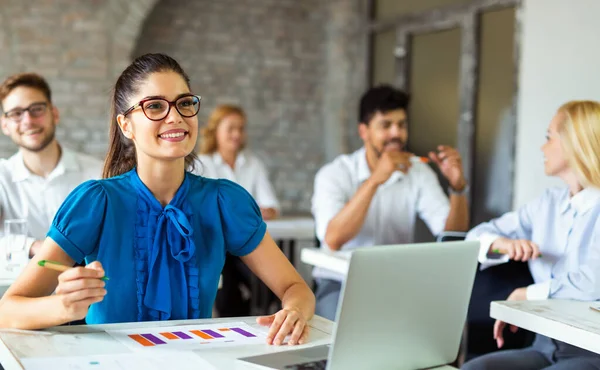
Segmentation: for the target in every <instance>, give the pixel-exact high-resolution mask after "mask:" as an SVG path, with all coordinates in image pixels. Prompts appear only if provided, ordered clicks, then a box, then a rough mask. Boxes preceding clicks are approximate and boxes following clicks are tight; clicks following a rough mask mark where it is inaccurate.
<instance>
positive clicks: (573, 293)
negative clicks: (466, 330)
mask: <svg viewBox="0 0 600 370" xmlns="http://www.w3.org/2000/svg"><path fill="white" fill-rule="evenodd" d="M542 151H543V153H544V169H545V172H546V174H547V175H549V176H556V177H559V178H560V179H562V180H563V181H564V182H565V186H563V187H558V188H551V189H547V190H546V191H545V192H544V193H542V195H541V196H539V197H538V198H537V199H534V200H533V201H531V202H530V203H528V204H526V205H525V206H523V207H521V208H520V209H519V210H518V211H516V212H510V213H507V214H505V215H504V216H502V217H500V218H498V219H495V220H492V221H490V222H487V223H484V224H481V225H479V226H477V227H476V228H474V229H473V230H471V232H470V233H469V234H468V235H467V239H479V241H480V244H481V252H480V256H479V261H480V262H481V264H482V266H483V267H489V266H493V265H497V264H499V263H505V262H507V261H508V260H509V259H513V260H517V261H523V262H525V261H527V262H528V263H529V269H530V271H531V275H532V276H533V279H534V282H535V284H533V285H530V286H527V287H522V288H518V289H516V290H515V291H514V292H513V293H512V294H511V295H510V296H509V297H508V300H527V299H530V300H531V299H553V298H555V299H576V300H585V301H594V300H600V103H598V102H593V101H573V102H569V103H567V104H565V105H563V106H562V107H561V108H560V109H559V110H558V112H557V113H556V115H555V116H554V118H553V119H552V121H551V122H550V126H549V127H548V134H547V137H546V143H545V144H544V145H543V146H542ZM505 327H506V324H505V323H504V322H501V321H496V324H495V325H494V333H493V335H494V338H495V339H496V342H497V344H498V347H499V348H501V347H502V346H503V345H504V335H505V333H504V329H505ZM516 330H518V328H516V327H511V331H513V332H515V331H516ZM598 368H600V356H599V355H597V354H594V353H591V352H588V351H585V350H582V349H579V348H577V347H573V346H571V345H568V344H566V343H562V342H559V341H556V340H551V339H550V338H547V337H544V336H541V335H537V336H536V339H535V342H534V343H533V346H532V347H529V348H526V349H523V350H509V351H500V352H495V353H492V354H488V355H485V356H482V357H479V358H476V359H474V360H473V361H470V362H468V363H466V364H465V365H464V366H463V369H467V370H476V369H492V370H493V369H516V370H519V369H528V370H531V369H553V370H560V369H579V370H581V369H598Z"/></svg>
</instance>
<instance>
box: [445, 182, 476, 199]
mask: <svg viewBox="0 0 600 370" xmlns="http://www.w3.org/2000/svg"><path fill="white" fill-rule="evenodd" d="M470 189H471V188H470V186H469V184H466V185H465V187H464V188H462V190H461V191H456V190H454V188H452V186H448V194H450V195H459V196H463V195H467V194H469V191H470Z"/></svg>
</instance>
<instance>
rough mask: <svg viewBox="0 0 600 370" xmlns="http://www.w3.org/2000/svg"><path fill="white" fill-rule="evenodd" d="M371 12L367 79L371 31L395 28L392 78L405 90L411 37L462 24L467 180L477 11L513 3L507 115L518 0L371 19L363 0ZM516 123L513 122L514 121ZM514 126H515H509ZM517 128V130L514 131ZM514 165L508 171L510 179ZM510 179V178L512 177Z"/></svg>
mask: <svg viewBox="0 0 600 370" xmlns="http://www.w3.org/2000/svg"><path fill="white" fill-rule="evenodd" d="M367 1H368V4H367V7H368V9H369V12H370V22H369V26H368V30H367V32H368V36H369V37H368V38H369V60H368V68H367V70H368V74H369V75H368V80H369V85H372V84H373V81H372V75H373V74H372V72H373V55H374V50H373V45H374V42H373V40H374V36H375V34H377V33H379V32H383V31H389V30H390V29H395V34H396V42H395V48H394V56H395V61H396V62H395V75H396V77H395V81H394V84H395V86H396V87H398V88H400V89H402V90H404V91H407V92H410V78H409V76H410V58H409V56H410V54H411V53H410V52H411V44H412V37H413V36H414V35H418V34H423V33H432V32H437V31H445V30H448V29H453V28H460V30H461V46H460V48H461V50H460V61H459V65H460V67H459V92H458V94H459V104H460V107H459V117H458V125H457V145H456V147H457V150H458V151H459V152H460V154H461V156H462V159H463V168H464V173H465V177H466V179H467V181H468V182H469V183H472V181H471V180H472V179H473V176H474V173H473V169H474V162H475V128H476V122H475V120H476V114H477V106H476V103H477V93H478V83H479V80H478V77H479V54H480V40H479V36H480V31H481V25H480V20H481V15H482V13H484V12H488V11H494V10H501V9H505V8H508V7H514V8H515V17H516V19H515V30H514V59H513V63H514V66H513V67H514V71H515V73H514V76H513V86H514V93H513V100H512V106H511V115H512V117H516V112H517V100H518V99H517V97H518V79H519V62H520V43H521V29H522V28H521V22H520V19H521V15H522V11H523V5H522V0H473V1H472V2H470V3H468V4H461V5H453V6H446V7H442V8H436V9H433V10H426V11H423V12H418V13H411V14H407V15H403V16H400V17H396V18H393V19H390V20H384V21H375V20H374V9H375V0H367ZM513 124H514V125H516V122H515V123H513ZM514 128H516V127H514ZM514 132H516V130H515V131H514ZM515 147H516V138H515V139H514V140H513V142H512V150H511V152H510V157H511V158H510V159H511V160H512V161H513V162H514V159H515ZM513 167H514V166H511V171H510V173H509V174H508V175H509V176H510V179H511V180H512V179H514V169H513ZM511 183H512V181H511ZM508 191H509V192H510V198H511V199H512V198H513V189H512V187H511V189H508Z"/></svg>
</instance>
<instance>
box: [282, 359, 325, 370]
mask: <svg viewBox="0 0 600 370" xmlns="http://www.w3.org/2000/svg"><path fill="white" fill-rule="evenodd" d="M326 367H327V360H320V361H310V362H304V363H302V364H295V365H288V366H286V367H284V369H289V370H325V368H326Z"/></svg>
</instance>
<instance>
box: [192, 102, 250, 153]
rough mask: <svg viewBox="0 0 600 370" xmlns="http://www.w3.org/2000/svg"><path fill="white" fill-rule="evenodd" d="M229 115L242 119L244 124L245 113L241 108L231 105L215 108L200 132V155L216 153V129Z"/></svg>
mask: <svg viewBox="0 0 600 370" xmlns="http://www.w3.org/2000/svg"><path fill="white" fill-rule="evenodd" d="M231 114H236V115H238V116H240V117H242V119H243V120H244V122H246V113H244V110H243V109H242V108H241V107H238V106H237V105H232V104H222V105H219V106H217V107H216V108H215V109H214V110H213V111H212V113H211V114H210V117H208V123H207V124H206V126H205V127H203V128H202V129H201V130H200V137H201V142H200V150H199V153H200V154H212V153H214V152H216V151H217V149H218V147H217V128H218V127H219V124H220V123H221V121H222V120H223V119H224V118H225V117H227V116H229V115H231ZM240 149H241V148H240Z"/></svg>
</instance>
